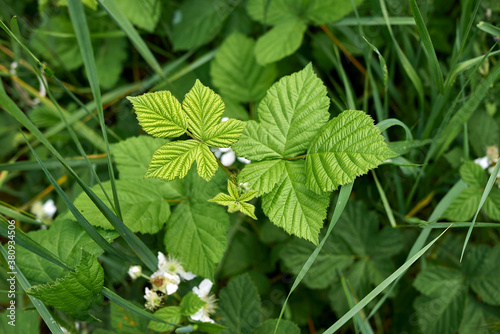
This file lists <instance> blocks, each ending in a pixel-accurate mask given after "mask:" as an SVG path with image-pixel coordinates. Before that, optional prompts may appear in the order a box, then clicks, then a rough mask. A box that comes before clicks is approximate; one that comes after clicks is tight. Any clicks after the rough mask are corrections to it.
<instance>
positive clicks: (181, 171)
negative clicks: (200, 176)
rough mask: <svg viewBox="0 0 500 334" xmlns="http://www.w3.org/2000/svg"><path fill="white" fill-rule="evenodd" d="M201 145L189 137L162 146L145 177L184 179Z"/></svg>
mask: <svg viewBox="0 0 500 334" xmlns="http://www.w3.org/2000/svg"><path fill="white" fill-rule="evenodd" d="M201 145H202V144H201V143H199V142H198V141H196V140H194V139H189V140H179V141H175V142H170V143H166V144H165V145H162V146H160V148H158V149H157V150H156V151H155V153H154V154H153V157H152V158H151V162H150V163H149V167H148V171H147V173H146V175H145V176H144V177H145V178H148V177H156V178H160V179H165V180H168V181H171V180H174V179H176V178H180V179H182V178H183V177H184V176H186V174H187V172H188V171H189V169H190V168H191V165H192V164H193V162H194V161H195V159H196V157H197V156H198V154H199V153H200V152H199V151H198V150H199V146H201ZM214 159H215V157H214Z"/></svg>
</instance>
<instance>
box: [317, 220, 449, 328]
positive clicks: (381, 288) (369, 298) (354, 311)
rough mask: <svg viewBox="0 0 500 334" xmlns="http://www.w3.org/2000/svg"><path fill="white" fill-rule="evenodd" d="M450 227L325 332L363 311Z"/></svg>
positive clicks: (341, 324)
mask: <svg viewBox="0 0 500 334" xmlns="http://www.w3.org/2000/svg"><path fill="white" fill-rule="evenodd" d="M446 231H448V229H446V230H444V231H443V232H442V233H441V234H440V235H439V236H438V237H437V238H435V239H434V240H432V241H431V242H429V243H428V244H427V246H425V247H424V248H422V249H421V250H420V251H418V252H417V253H416V254H415V255H413V256H412V257H411V258H410V259H409V260H407V261H406V262H405V263H404V264H403V265H402V266H401V267H399V268H398V269H397V270H396V271H395V272H393V273H392V274H391V275H390V276H389V277H387V278H386V279H385V280H384V281H383V282H382V283H380V284H379V285H378V286H377V287H376V288H375V289H373V290H372V291H371V292H370V293H369V294H367V295H366V296H365V297H364V298H363V299H362V300H360V302H359V303H358V304H356V306H354V307H353V308H351V309H350V310H349V311H348V312H347V313H346V314H344V315H343V316H342V317H341V318H340V319H339V320H337V321H336V322H335V323H334V324H333V325H332V326H330V327H329V328H328V329H327V330H326V331H325V332H323V333H324V334H333V333H335V332H336V331H337V330H339V329H340V328H341V327H342V326H343V325H344V324H345V323H346V322H348V321H349V320H351V318H352V317H353V316H354V315H356V314H357V313H358V312H359V311H361V310H362V309H363V308H364V307H365V306H366V305H368V304H369V303H370V302H371V301H372V300H373V299H374V298H375V297H377V296H378V295H379V294H380V293H382V291H384V290H385V289H386V288H387V287H388V286H389V285H390V284H391V283H392V282H394V281H395V280H396V279H397V278H398V277H399V276H400V275H402V274H403V273H404V272H405V271H406V270H407V269H408V268H410V266H411V265H412V264H413V263H415V261H417V260H418V259H419V258H420V257H421V256H422V255H424V254H425V252H427V250H429V248H431V247H432V245H434V243H436V241H438V240H439V238H441V237H442V236H443V235H444V234H445V233H446Z"/></svg>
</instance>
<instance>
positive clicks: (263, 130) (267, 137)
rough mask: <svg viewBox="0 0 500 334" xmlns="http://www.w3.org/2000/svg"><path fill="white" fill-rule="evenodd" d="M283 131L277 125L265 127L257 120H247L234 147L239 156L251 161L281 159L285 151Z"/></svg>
mask: <svg viewBox="0 0 500 334" xmlns="http://www.w3.org/2000/svg"><path fill="white" fill-rule="evenodd" d="M280 137H281V133H280V132H279V129H278V128H276V127H270V128H267V127H264V126H263V125H262V124H261V123H257V122H255V121H248V122H246V126H245V129H244V130H243V133H242V135H241V137H240V140H238V141H237V142H236V143H235V144H234V145H233V146H232V149H233V150H234V152H236V154H237V155H238V156H241V157H245V158H247V159H249V160H251V161H261V160H267V159H272V158H274V159H280V158H281V152H283V151H284V143H283V142H282V141H281V138H280Z"/></svg>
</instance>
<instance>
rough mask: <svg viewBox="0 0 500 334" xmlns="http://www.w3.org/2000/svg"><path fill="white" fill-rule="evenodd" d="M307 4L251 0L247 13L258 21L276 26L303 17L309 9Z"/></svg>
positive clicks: (287, 0) (275, 0)
mask: <svg viewBox="0 0 500 334" xmlns="http://www.w3.org/2000/svg"><path fill="white" fill-rule="evenodd" d="M307 2H308V1H303V0H272V1H267V0H249V1H248V2H247V12H248V14H249V15H250V17H252V19H254V20H256V21H259V22H261V23H263V24H270V25H276V24H279V23H281V22H285V21H288V20H291V19H296V18H298V17H301V16H303V14H304V12H305V11H306V9H307Z"/></svg>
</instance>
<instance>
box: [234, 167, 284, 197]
mask: <svg viewBox="0 0 500 334" xmlns="http://www.w3.org/2000/svg"><path fill="white" fill-rule="evenodd" d="M284 172H285V161H283V160H278V159H277V160H268V161H260V162H254V163H251V164H249V165H247V166H245V168H243V170H242V171H241V172H240V174H239V175H238V179H239V181H240V182H248V185H249V186H250V188H251V189H254V190H256V191H257V196H262V195H263V194H266V193H268V192H270V191H271V190H273V188H274V186H275V185H276V183H278V182H279V181H280V179H281V176H282V175H283V173H284Z"/></svg>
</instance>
